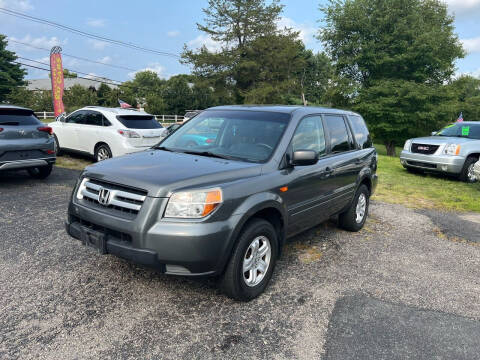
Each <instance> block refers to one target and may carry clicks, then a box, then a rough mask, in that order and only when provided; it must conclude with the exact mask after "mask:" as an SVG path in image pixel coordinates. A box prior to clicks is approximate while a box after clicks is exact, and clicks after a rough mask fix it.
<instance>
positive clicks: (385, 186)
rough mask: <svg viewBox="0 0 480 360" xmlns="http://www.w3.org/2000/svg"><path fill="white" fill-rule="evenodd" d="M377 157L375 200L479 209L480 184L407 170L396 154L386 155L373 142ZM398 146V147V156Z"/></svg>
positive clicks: (431, 207)
mask: <svg viewBox="0 0 480 360" xmlns="http://www.w3.org/2000/svg"><path fill="white" fill-rule="evenodd" d="M375 147H376V148H377V151H378V154H379V157H378V171H377V173H378V176H379V180H378V187H377V191H376V193H375V195H374V197H373V199H374V200H378V201H384V202H388V203H395V204H402V205H405V206H408V207H412V208H430V209H439V210H449V211H476V212H480V184H478V183H477V184H467V183H464V182H461V181H459V180H457V179H454V178H450V177H446V176H443V175H435V174H426V175H417V174H410V173H408V172H407V171H406V170H405V169H404V168H403V166H402V165H400V160H399V159H398V157H389V156H386V155H385V154H386V151H385V147H384V146H382V145H375ZM400 151H401V148H398V149H397V156H398V155H399V154H400Z"/></svg>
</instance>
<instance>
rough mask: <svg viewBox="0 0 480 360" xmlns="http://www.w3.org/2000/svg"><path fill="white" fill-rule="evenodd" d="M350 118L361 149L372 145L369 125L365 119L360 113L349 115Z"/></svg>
mask: <svg viewBox="0 0 480 360" xmlns="http://www.w3.org/2000/svg"><path fill="white" fill-rule="evenodd" d="M349 118H350V124H352V129H353V133H354V136H355V140H356V141H357V144H358V146H359V147H360V149H366V148H369V147H371V146H372V139H371V138H370V133H369V132H368V128H367V125H365V121H363V119H362V118H361V117H360V116H358V115H353V116H349Z"/></svg>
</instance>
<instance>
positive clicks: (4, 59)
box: [0, 34, 26, 103]
mask: <svg viewBox="0 0 480 360" xmlns="http://www.w3.org/2000/svg"><path fill="white" fill-rule="evenodd" d="M7 45H8V43H7V40H6V37H5V35H1V34H0V103H1V102H3V101H5V100H6V98H7V96H8V94H10V93H11V92H12V90H14V89H15V88H16V87H17V86H22V85H25V81H24V80H23V78H24V77H25V74H26V71H25V70H24V69H22V68H21V67H20V65H19V64H14V63H13V61H16V60H17V56H16V55H15V53H14V52H12V51H8V50H7V49H6V47H7Z"/></svg>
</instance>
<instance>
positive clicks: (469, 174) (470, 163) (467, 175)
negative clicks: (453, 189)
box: [458, 156, 478, 183]
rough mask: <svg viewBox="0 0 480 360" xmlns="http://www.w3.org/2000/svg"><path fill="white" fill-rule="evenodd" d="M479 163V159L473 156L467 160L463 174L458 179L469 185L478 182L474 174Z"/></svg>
mask: <svg viewBox="0 0 480 360" xmlns="http://www.w3.org/2000/svg"><path fill="white" fill-rule="evenodd" d="M477 161H478V159H476V158H474V157H473V156H471V157H468V158H467V160H465V163H464V164H463V168H462V172H461V173H460V176H459V177H458V178H459V179H460V180H461V181H465V182H467V183H474V182H477V178H476V177H475V174H474V172H473V167H474V166H475V163H476V162H477Z"/></svg>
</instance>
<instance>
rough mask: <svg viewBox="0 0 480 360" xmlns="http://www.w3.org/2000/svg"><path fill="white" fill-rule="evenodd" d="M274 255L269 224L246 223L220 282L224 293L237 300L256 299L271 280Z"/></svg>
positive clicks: (273, 237) (275, 246) (274, 240)
mask: <svg viewBox="0 0 480 360" xmlns="http://www.w3.org/2000/svg"><path fill="white" fill-rule="evenodd" d="M277 254H278V242H277V233H276V232H275V229H274V228H273V226H272V224H271V223H269V222H268V221H265V220H263V219H252V220H250V221H249V222H248V223H247V225H246V226H245V228H244V229H243V230H242V232H241V234H240V235H239V239H238V242H237V244H236V246H235V248H234V249H233V254H232V257H231V259H230V262H229V263H228V265H227V269H226V270H225V273H224V274H223V276H222V278H221V280H220V286H221V288H222V290H223V291H224V293H225V294H227V296H228V297H230V298H232V299H234V300H238V301H250V300H252V299H254V298H256V297H257V296H259V295H260V294H261V293H262V292H263V291H264V290H265V288H266V287H267V285H268V283H269V281H270V279H271V277H272V274H273V269H274V268H275V262H276V260H277Z"/></svg>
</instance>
